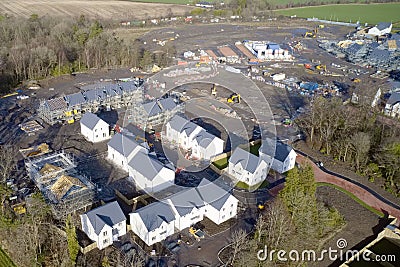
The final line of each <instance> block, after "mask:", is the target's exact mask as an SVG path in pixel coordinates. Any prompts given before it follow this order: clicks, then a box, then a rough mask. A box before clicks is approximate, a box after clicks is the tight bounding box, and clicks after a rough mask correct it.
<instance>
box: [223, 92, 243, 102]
mask: <svg viewBox="0 0 400 267" xmlns="http://www.w3.org/2000/svg"><path fill="white" fill-rule="evenodd" d="M226 101H227V102H228V103H234V102H236V103H240V94H236V93H233V94H231V95H230V96H229V97H228V99H227V100H226Z"/></svg>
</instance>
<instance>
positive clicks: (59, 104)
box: [45, 97, 68, 111]
mask: <svg viewBox="0 0 400 267" xmlns="http://www.w3.org/2000/svg"><path fill="white" fill-rule="evenodd" d="M45 105H46V106H47V107H48V108H49V110H51V111H54V110H63V109H66V108H67V106H68V104H67V102H66V101H65V99H64V97H57V98H53V99H49V100H46V101H45Z"/></svg>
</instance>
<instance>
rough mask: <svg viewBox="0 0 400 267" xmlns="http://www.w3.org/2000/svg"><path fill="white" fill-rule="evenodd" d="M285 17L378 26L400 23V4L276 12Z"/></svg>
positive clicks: (341, 6)
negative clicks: (383, 22) (380, 24)
mask: <svg viewBox="0 0 400 267" xmlns="http://www.w3.org/2000/svg"><path fill="white" fill-rule="evenodd" d="M275 12H276V13H277V14H280V15H285V16H293V15H297V16H298V17H302V18H310V17H316V18H319V19H327V20H335V21H336V20H337V21H344V22H349V21H351V22H353V23H354V22H356V21H360V23H366V22H367V23H369V24H376V23H378V22H381V21H387V22H390V21H391V22H398V21H400V3H389V4H369V5H353V4H351V5H332V6H318V7H303V8H290V9H283V10H277V11H275Z"/></svg>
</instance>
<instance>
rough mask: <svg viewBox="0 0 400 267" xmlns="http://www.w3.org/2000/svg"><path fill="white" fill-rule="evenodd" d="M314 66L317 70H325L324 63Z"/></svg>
mask: <svg viewBox="0 0 400 267" xmlns="http://www.w3.org/2000/svg"><path fill="white" fill-rule="evenodd" d="M315 68H316V69H317V70H323V71H325V72H326V65H317V66H315Z"/></svg>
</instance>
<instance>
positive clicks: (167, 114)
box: [128, 97, 184, 130]
mask: <svg viewBox="0 0 400 267" xmlns="http://www.w3.org/2000/svg"><path fill="white" fill-rule="evenodd" d="M183 109H184V105H183V103H180V102H179V100H177V99H174V98H172V97H168V98H160V99H156V100H153V101H151V102H148V103H144V104H142V105H139V106H138V107H137V108H133V107H132V108H130V109H129V111H128V112H129V115H128V122H129V123H133V124H135V125H136V126H138V127H139V128H141V129H143V130H147V129H155V128H156V127H157V126H160V125H162V124H163V123H164V122H165V121H168V120H169V119H170V118H172V117H173V116H174V115H175V114H176V113H180V112H183Z"/></svg>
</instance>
